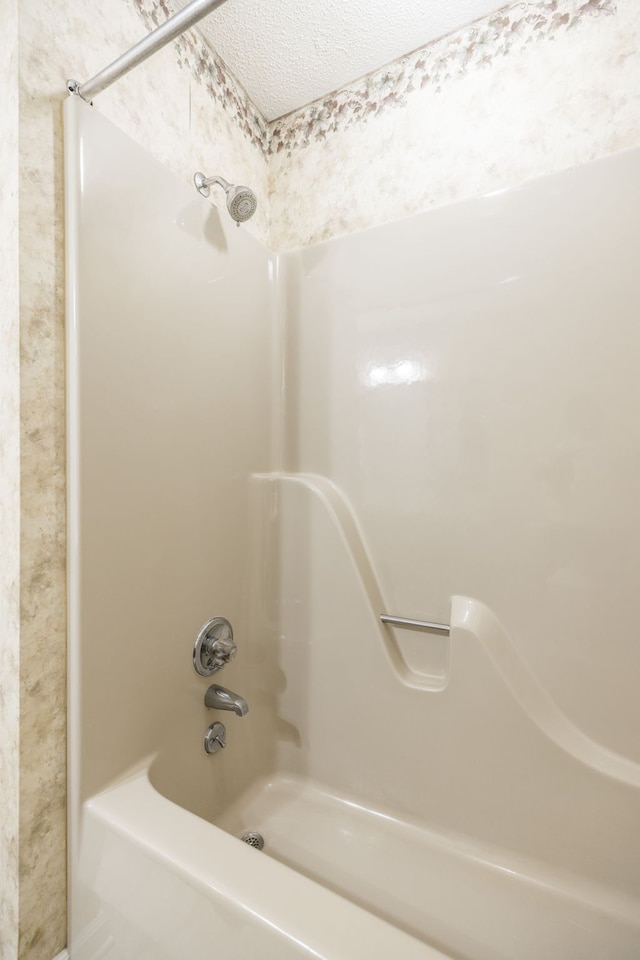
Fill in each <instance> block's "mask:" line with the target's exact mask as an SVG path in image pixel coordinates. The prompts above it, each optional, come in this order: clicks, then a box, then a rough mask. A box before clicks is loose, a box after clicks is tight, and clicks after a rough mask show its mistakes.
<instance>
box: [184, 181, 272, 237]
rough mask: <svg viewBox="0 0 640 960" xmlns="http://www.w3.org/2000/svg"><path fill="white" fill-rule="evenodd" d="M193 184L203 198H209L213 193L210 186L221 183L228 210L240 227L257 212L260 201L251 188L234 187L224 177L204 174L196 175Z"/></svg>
mask: <svg viewBox="0 0 640 960" xmlns="http://www.w3.org/2000/svg"><path fill="white" fill-rule="evenodd" d="M193 182H194V183H195V185H196V190H197V191H198V193H201V194H202V196H203V197H208V196H209V194H210V193H211V190H210V186H211V184H212V183H219V184H220V186H221V187H222V189H223V190H224V192H225V193H226V195H227V210H228V211H229V213H230V214H231V216H232V217H233V219H234V220H235V221H236V223H237V224H238V226H240V224H241V223H244V222H245V220H249V219H251V217H252V216H253V215H254V213H255V212H256V207H257V206H258V200H257V198H256V195H255V193H254V192H253V190H250V189H249V187H241V186H234V184H232V183H229V182H228V180H225V179H224V177H205V175H204V173H196V175H195V176H194V178H193Z"/></svg>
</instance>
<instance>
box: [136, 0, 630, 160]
mask: <svg viewBox="0 0 640 960" xmlns="http://www.w3.org/2000/svg"><path fill="white" fill-rule="evenodd" d="M134 3H135V6H136V9H137V11H138V13H139V14H140V15H141V16H142V18H143V20H144V21H145V23H146V25H147V27H149V28H153V27H155V26H158V25H159V24H160V23H162V22H164V20H166V19H167V17H169V16H171V14H172V13H173V12H174V10H173V9H172V8H171V6H170V4H169V2H168V0H134ZM616 10H617V4H616V0H520V2H518V3H514V4H511V5H509V6H506V7H504V8H503V9H502V10H499V11H498V12H497V13H494V14H491V15H490V16H488V17H484V18H483V19H481V20H477V21H476V22H475V23H473V24H471V25H470V26H466V27H463V28H461V29H460V30H457V31H456V32H455V33H452V34H449V35H448V36H446V37H443V38H441V39H440V40H435V41H432V42H431V43H429V44H427V45H426V46H423V47H420V48H419V49H417V50H414V51H413V53H410V54H407V55H405V56H403V57H399V58H398V59H397V60H394V61H393V62H392V63H389V64H387V65H386V66H384V67H381V68H380V69H379V70H375V71H373V72H372V73H369V74H367V75H366V76H364V77H362V78H360V79H359V80H357V81H356V82H355V83H352V84H349V85H347V86H345V87H342V88H341V89H340V90H337V91H336V92H334V93H332V94H330V95H328V96H326V97H323V98H321V99H319V100H316V101H314V102H313V103H310V104H308V105H307V106H304V107H301V108H300V109H299V110H295V111H294V112H293V113H290V114H287V115H286V116H284V117H281V118H280V119H278V120H273V121H272V122H271V123H269V122H268V121H267V120H265V118H264V117H263V116H262V115H261V113H260V112H259V110H258V109H257V107H255V105H254V104H253V103H252V101H251V100H250V98H249V97H248V95H247V94H246V92H245V91H244V90H243V88H242V86H241V85H240V84H239V83H238V81H237V80H236V79H235V78H234V77H233V75H232V74H231V72H230V71H229V69H228V68H227V66H226V64H225V63H224V61H223V60H222V58H221V57H219V56H218V54H216V53H215V52H214V51H213V50H212V49H211V48H210V47H209V46H208V45H207V44H206V43H205V41H204V40H203V39H202V38H201V37H200V36H199V34H198V33H196V32H195V31H193V30H190V31H187V33H184V34H182V36H181V37H179V38H178V39H177V40H176V41H175V44H176V48H177V52H178V62H179V64H180V66H182V67H185V68H186V69H189V70H191V72H192V73H193V76H194V78H195V79H196V81H197V82H198V83H202V84H204V85H205V86H206V88H207V90H208V91H209V94H210V95H211V97H212V99H213V100H215V101H216V102H218V103H219V104H220V105H221V106H222V107H223V109H224V110H225V111H226V112H227V113H229V114H230V115H231V116H232V117H233V118H234V119H235V121H236V122H237V124H238V126H239V127H240V129H241V130H242V131H243V132H244V133H245V135H246V136H247V137H248V138H249V139H250V140H251V141H252V142H253V143H254V144H255V145H256V146H257V147H259V148H260V150H261V151H262V152H263V153H265V154H274V153H280V152H281V151H283V150H284V151H286V153H287V155H288V156H291V154H292V152H293V151H294V150H299V149H301V148H303V147H306V146H308V145H309V144H310V143H312V142H314V141H319V140H325V139H326V138H327V136H328V135H329V134H331V133H335V132H336V131H337V130H340V129H345V128H347V127H350V126H352V125H353V124H357V123H366V122H367V121H368V120H370V119H372V118H373V117H375V116H378V115H379V114H380V113H382V112H383V111H386V110H389V109H395V108H397V107H402V106H404V105H405V104H406V102H407V98H408V97H409V96H410V95H411V94H412V93H415V92H416V91H420V90H422V89H423V88H424V87H425V86H426V85H427V84H430V85H432V86H435V89H436V90H437V91H440V89H441V88H442V85H443V83H446V82H447V81H449V80H452V79H454V78H455V77H460V76H464V75H465V74H467V73H468V72H469V71H470V70H473V69H482V68H484V67H487V66H489V65H490V64H491V63H492V61H493V60H495V59H496V58H498V57H504V56H507V55H508V54H511V53H517V52H519V51H521V50H524V49H525V48H526V47H527V46H529V45H530V44H532V43H537V42H538V41H540V40H543V39H548V40H553V38H554V37H555V36H556V35H557V34H559V33H560V32H564V31H568V30H573V29H574V28H575V27H576V26H577V25H578V24H579V23H580V22H581V21H584V20H587V19H592V18H594V17H604V16H612V15H614V14H615V13H616Z"/></svg>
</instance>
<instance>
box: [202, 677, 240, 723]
mask: <svg viewBox="0 0 640 960" xmlns="http://www.w3.org/2000/svg"><path fill="white" fill-rule="evenodd" d="M204 702H205V706H207V707H211V708H212V709H214V710H232V711H233V712H234V713H237V714H238V716H239V717H244V715H245V714H246V713H248V712H249V704H248V703H247V701H246V700H245V699H244V697H239V696H238V694H237V693H233V691H231V690H227V688H226V687H221V686H220V684H218V683H212V684H211V686H210V687H209V689H208V690H207V692H206V693H205V695H204Z"/></svg>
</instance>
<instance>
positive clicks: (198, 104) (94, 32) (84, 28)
mask: <svg viewBox="0 0 640 960" xmlns="http://www.w3.org/2000/svg"><path fill="white" fill-rule="evenodd" d="M145 32H146V28H145V26H144V24H143V23H142V22H141V19H140V17H139V15H138V14H137V13H136V11H135V9H133V7H130V6H129V5H127V4H126V3H124V2H123V0H105V2H104V3H101V4H100V5H99V7H95V6H93V7H91V8H89V7H86V8H85V7H82V6H80V7H78V5H77V4H76V5H74V4H71V3H70V2H66V0H63V2H60V0H56V2H53V0H44V2H36V0H26V2H21V4H20V253H21V257H20V317H21V351H22V356H21V418H22V428H21V459H22V543H21V575H22V584H21V607H22V624H21V634H22V649H21V663H20V685H21V704H20V717H21V745H20V956H21V957H23V958H25V960H27V958H28V960H51V957H53V956H54V955H55V954H56V953H57V952H58V951H59V950H61V949H62V948H63V947H64V945H65V940H66V916H65V911H66V894H65V875H66V862H65V829H66V827H65V682H66V662H65V613H66V611H65V431H64V415H65V405H64V388H65V374H64V297H63V294H64V289H63V284H64V228H63V215H64V211H63V139H62V116H61V103H62V100H63V99H64V96H65V81H66V79H67V78H68V77H70V76H71V77H75V78H77V79H80V80H83V79H86V78H88V77H89V76H91V75H93V74H94V73H96V72H97V71H98V70H99V69H101V68H102V67H103V66H105V65H106V64H107V63H108V62H110V61H111V60H113V59H114V58H115V57H116V56H117V55H118V54H120V53H121V52H122V51H123V50H125V49H126V48H127V47H129V46H131V44H132V43H134V42H135V41H136V40H138V39H139V38H140V37H141V36H143V35H144V34H145ZM6 75H8V76H11V75H13V74H12V73H11V72H9V71H7V74H6ZM4 106H5V103H4V100H3V107H4ZM95 109H96V110H99V111H101V112H103V113H105V114H107V115H108V116H109V117H110V118H111V119H113V120H114V121H115V122H116V123H117V125H118V126H120V127H121V128H123V129H124V130H125V131H126V132H127V133H128V134H130V135H131V136H132V137H133V138H134V139H136V140H137V141H138V142H140V143H141V144H142V145H143V146H145V147H147V148H148V149H150V150H151V151H152V153H154V154H155V155H156V156H157V157H158V158H159V159H160V160H162V161H163V162H165V163H167V164H168V165H169V167H170V168H172V169H173V170H174V171H177V172H178V173H179V175H180V176H181V177H183V178H185V179H186V180H190V179H191V178H192V176H193V173H194V171H195V170H196V169H199V168H201V169H203V170H205V171H208V172H219V173H222V174H224V175H225V176H227V177H230V178H233V177H237V179H238V180H240V181H241V182H242V181H244V182H249V183H251V184H252V185H254V186H255V189H256V192H257V193H258V196H259V197H261V198H263V199H264V198H265V195H266V185H267V167H266V160H265V155H264V151H263V150H262V149H261V148H260V147H259V146H258V145H256V144H255V143H253V142H252V141H251V139H250V138H249V137H247V135H246V134H245V133H244V132H243V131H242V130H241V129H239V128H238V126H237V124H236V122H235V120H234V118H233V116H232V115H230V114H229V113H228V112H227V111H225V110H224V109H223V108H222V107H221V105H220V104H219V103H216V102H215V101H213V102H212V99H211V97H210V96H209V94H208V92H207V89H206V86H204V85H202V84H201V83H199V82H198V81H197V80H195V79H194V77H193V76H192V74H191V73H190V71H189V70H188V69H183V68H182V67H180V66H179V64H178V60H177V56H176V51H175V49H173V48H167V49H165V50H164V51H163V52H162V53H161V54H159V55H157V56H156V57H155V58H154V59H153V60H152V61H151V62H150V63H148V64H146V65H145V66H143V67H139V68H138V69H137V70H136V71H135V73H134V74H133V75H132V76H131V77H130V78H129V79H127V80H124V81H121V82H120V83H119V84H118V85H117V86H116V88H112V90H110V91H107V92H105V93H104V94H102V95H101V96H100V97H99V98H97V100H96V106H95ZM3 196H4V194H3ZM3 219H4V218H3ZM266 224H267V218H266V204H265V203H264V202H263V203H262V204H261V209H260V213H259V215H257V216H256V218H255V221H254V222H253V223H252V230H253V231H254V232H255V233H256V234H257V235H258V236H261V237H262V238H263V239H264V238H265V236H266ZM3 269H6V265H5V266H4V268H3ZM3 387H4V385H3ZM13 666H14V669H15V664H13ZM9 675H10V676H11V675H13V671H9ZM14 772H15V771H14ZM3 829H4V828H3ZM8 924H9V929H11V924H10V921H8ZM2 935H3V936H4V930H3V933H2ZM2 960H4V956H3V958H2Z"/></svg>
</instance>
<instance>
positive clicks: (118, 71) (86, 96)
mask: <svg viewBox="0 0 640 960" xmlns="http://www.w3.org/2000/svg"><path fill="white" fill-rule="evenodd" d="M223 3H225V0H191V3H189V4H187V6H186V7H185V8H184V9H183V10H180V11H179V12H178V13H174V15H173V16H172V17H169V19H168V20H167V21H166V22H165V23H162V24H160V26H159V27H156V29H155V30H152V31H151V33H150V34H149V35H148V36H146V37H145V38H144V39H143V40H140V42H139V43H136V44H135V46H133V47H131V49H130V50H127V52H126V53H123V54H122V56H121V57H118V59H117V60H114V61H113V63H110V64H109V66H108V67H105V68H104V70H101V71H100V73H97V74H96V75H95V77H92V78H91V79H90V80H87V81H86V82H85V83H78V81H77V80H67V90H68V91H69V93H73V94H77V95H78V96H79V97H82V99H83V100H86V101H87V103H90V102H91V100H92V99H93V98H94V97H95V95H96V94H98V93H101V91H102V90H104V89H105V87H108V86H110V85H111V84H112V83H115V81H116V80H119V79H120V77H123V76H124V75H125V73H128V72H129V70H133V68H134V67H137V66H138V64H139V63H143V62H144V61H145V60H146V59H147V57H151V56H152V55H153V54H154V53H156V52H157V51H158V50H160V49H161V48H162V47H164V46H165V44H167V43H169V41H170V40H175V38H176V37H179V36H180V34H181V33H184V31H185V30H188V29H189V27H192V26H193V25H194V24H196V23H198V21H199V20H202V18H203V17H206V16H207V14H208V13H211V11H212V10H215V8H216V7H219V6H221V4H223Z"/></svg>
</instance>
